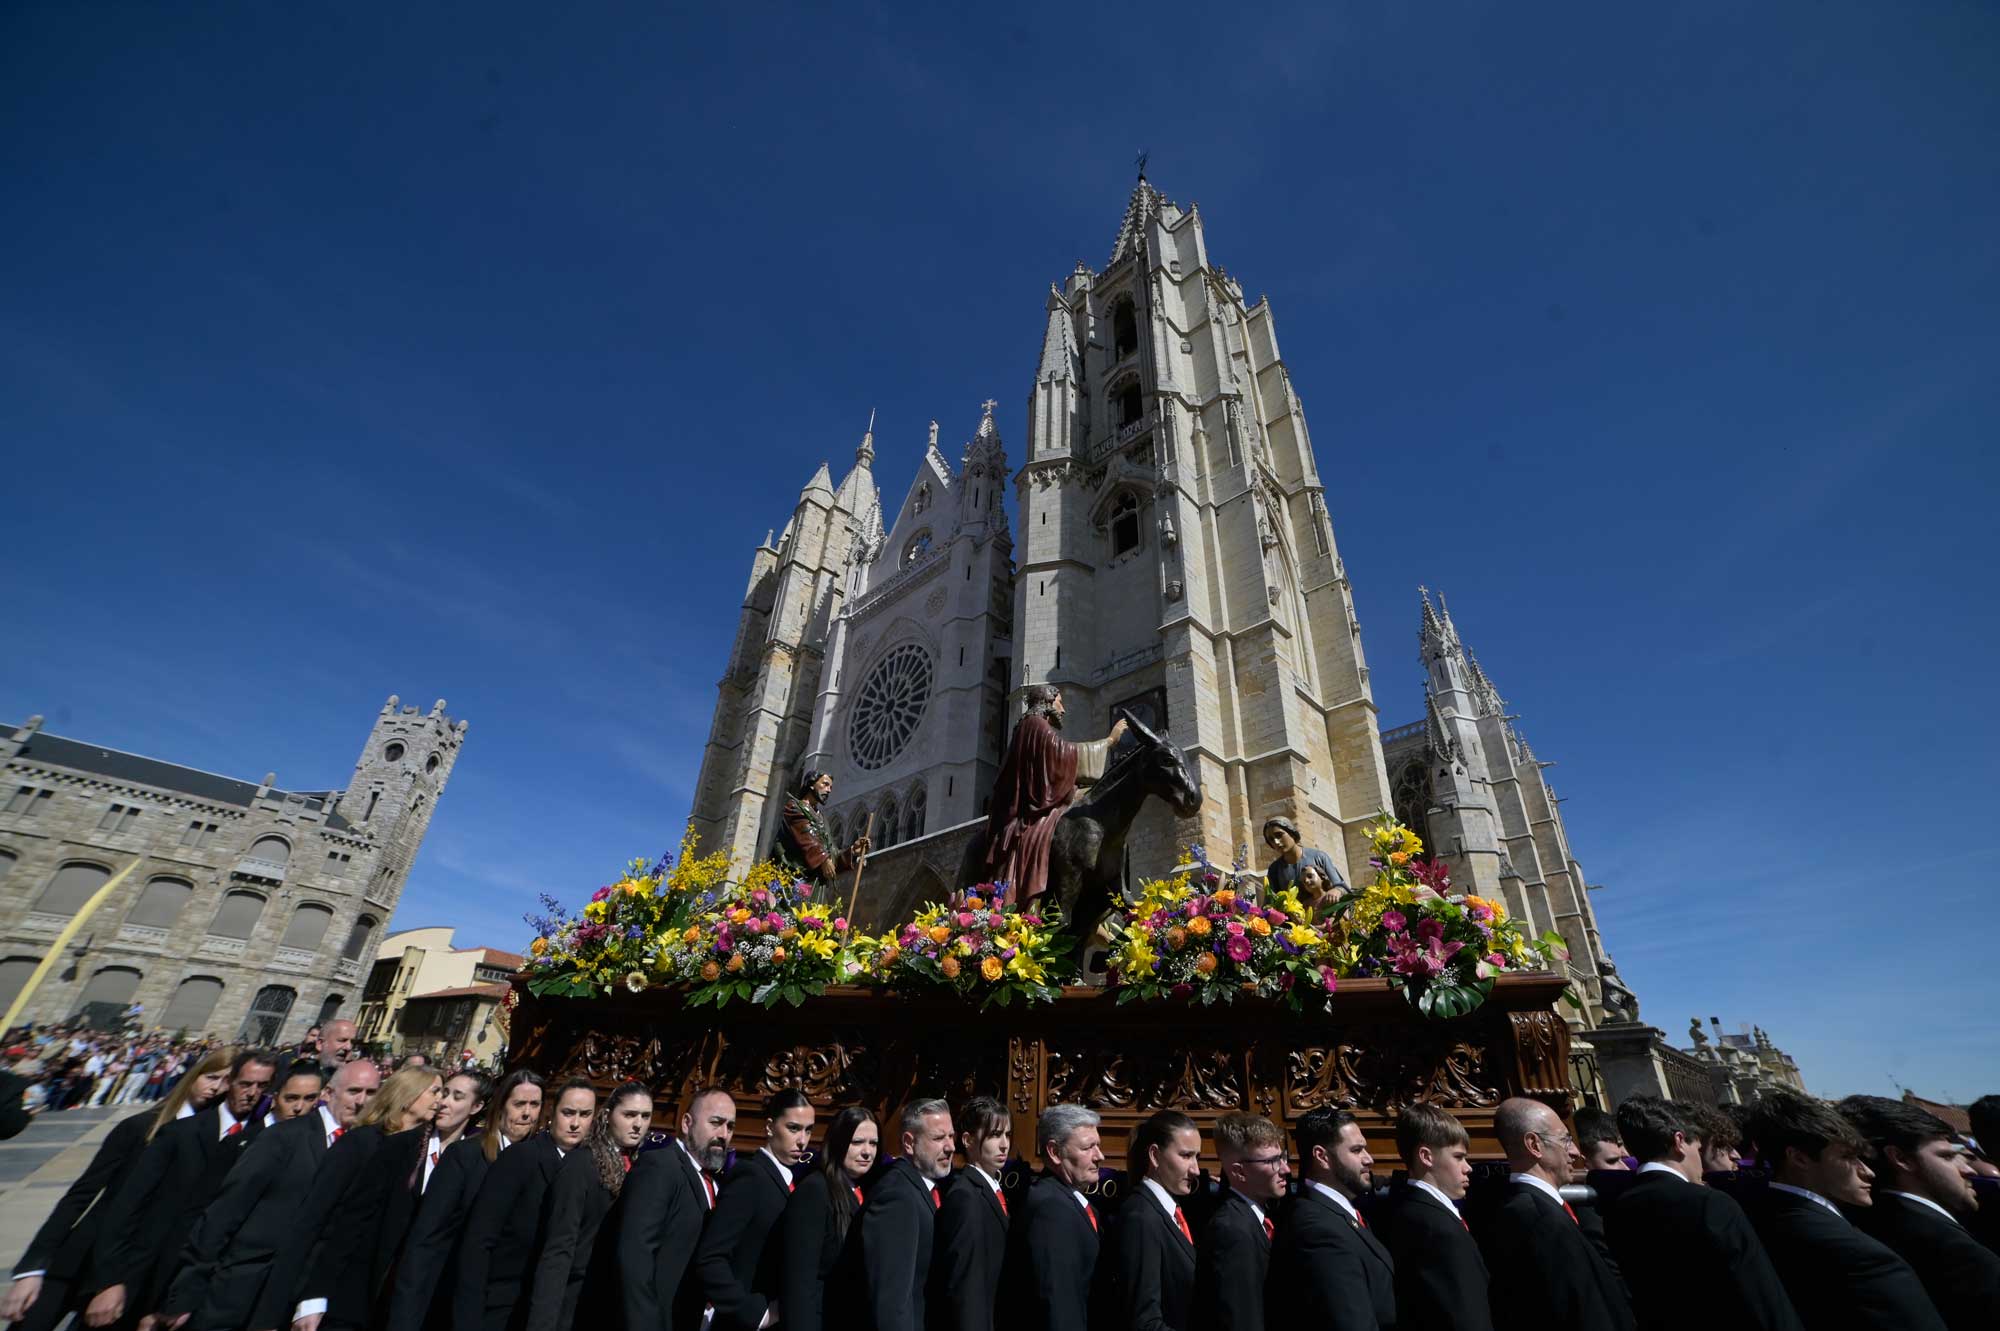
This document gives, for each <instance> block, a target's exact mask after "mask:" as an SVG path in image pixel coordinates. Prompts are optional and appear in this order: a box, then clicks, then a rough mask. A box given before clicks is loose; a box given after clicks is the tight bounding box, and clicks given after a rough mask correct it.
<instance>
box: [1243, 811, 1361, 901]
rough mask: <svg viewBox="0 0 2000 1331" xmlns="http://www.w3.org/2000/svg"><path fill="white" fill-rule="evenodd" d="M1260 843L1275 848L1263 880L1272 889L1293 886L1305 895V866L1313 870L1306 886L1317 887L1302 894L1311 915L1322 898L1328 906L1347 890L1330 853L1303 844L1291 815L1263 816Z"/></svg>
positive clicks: (1281, 889) (1306, 881) (1306, 876)
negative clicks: (1315, 889)
mask: <svg viewBox="0 0 2000 1331" xmlns="http://www.w3.org/2000/svg"><path fill="white" fill-rule="evenodd" d="M1264 844H1265V845H1267V846H1269V847H1270V848H1271V849H1272V850H1275V851H1277V852H1278V858H1277V859H1275V860H1272V861H1271V866H1270V867H1269V868H1268V869H1266V870H1264V881H1265V882H1266V883H1268V884H1269V885H1270V889H1271V891H1272V892H1282V891H1283V890H1284V889H1286V888H1288V887H1296V888H1298V889H1299V894H1300V896H1301V897H1305V894H1306V891H1307V889H1308V886H1309V884H1308V877H1309V876H1308V874H1307V872H1306V871H1307V870H1308V869H1310V870H1313V871H1314V872H1313V873H1312V874H1311V875H1310V877H1311V878H1312V879H1314V880H1316V881H1315V882H1312V883H1311V884H1310V886H1312V887H1315V888H1317V889H1318V890H1317V891H1316V892H1315V893H1314V894H1313V896H1311V897H1309V898H1306V907H1307V909H1309V910H1311V911H1312V912H1313V916H1314V918H1315V919H1317V918H1318V916H1319V905H1320V903H1321V901H1322V900H1324V901H1325V903H1326V904H1327V905H1329V906H1330V905H1332V904H1333V902H1335V901H1338V900H1339V899H1340V897H1341V896H1342V895H1343V894H1344V893H1345V892H1346V891H1347V880H1346V879H1345V878H1342V877H1341V876H1340V870H1339V869H1337V868H1335V867H1334V864H1333V857H1332V856H1331V855H1328V854H1327V853H1326V852H1325V851H1323V850H1320V849H1318V848H1316V847H1312V846H1307V845H1306V844H1305V843H1304V841H1303V839H1302V838H1301V837H1300V836H1299V825H1298V824H1297V823H1295V822H1293V821H1292V820H1291V819H1289V818H1282V817H1281V818H1268V819H1266V820H1265V821H1264ZM1328 894H1331V895H1328Z"/></svg>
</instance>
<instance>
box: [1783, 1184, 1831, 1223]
mask: <svg viewBox="0 0 2000 1331" xmlns="http://www.w3.org/2000/svg"><path fill="white" fill-rule="evenodd" d="M1771 1186H1772V1187H1773V1188H1776V1189H1777V1190H1778V1191H1779V1192H1789V1193H1791V1194H1792V1196H1794V1197H1803V1198H1805V1199H1806V1200H1807V1201H1809V1202H1818V1203H1819V1204H1820V1205H1821V1206H1824V1207H1825V1208H1826V1209H1827V1210H1829V1211H1831V1212H1833V1213H1834V1214H1835V1215H1840V1208H1839V1207H1838V1206H1835V1205H1834V1204H1833V1203H1832V1202H1830V1201H1828V1200H1827V1199H1826V1198H1824V1197H1822V1196H1820V1195H1819V1194H1818V1193H1816V1192H1814V1191H1813V1190H1812V1189H1811V1188H1795V1187H1793V1186H1792V1185H1791V1184H1789V1183H1773V1184H1772V1185H1771ZM1840 1218H1841V1219H1842V1220H1845V1219H1847V1217H1846V1216H1844V1215H1840Z"/></svg>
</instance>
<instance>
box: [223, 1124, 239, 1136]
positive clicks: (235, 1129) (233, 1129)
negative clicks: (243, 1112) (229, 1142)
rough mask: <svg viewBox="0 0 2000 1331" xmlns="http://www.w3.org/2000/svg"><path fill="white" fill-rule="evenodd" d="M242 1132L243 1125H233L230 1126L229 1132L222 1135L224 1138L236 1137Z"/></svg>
mask: <svg viewBox="0 0 2000 1331" xmlns="http://www.w3.org/2000/svg"><path fill="white" fill-rule="evenodd" d="M241 1131H243V1125H242V1124H241V1123H231V1124H230V1125H229V1131H227V1132H225V1133H223V1134H222V1135H223V1136H224V1137H234V1136H235V1135H236V1134H237V1133H239V1132H241Z"/></svg>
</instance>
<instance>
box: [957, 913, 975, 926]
mask: <svg viewBox="0 0 2000 1331" xmlns="http://www.w3.org/2000/svg"><path fill="white" fill-rule="evenodd" d="M978 919H979V917H978V916H977V915H974V914H973V913H972V912H971V911H969V910H962V911H960V912H959V913H958V927H959V928H961V929H970V928H971V927H972V926H973V925H974V924H975V923H976V922H977V921H978Z"/></svg>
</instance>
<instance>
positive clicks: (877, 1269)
mask: <svg viewBox="0 0 2000 1331" xmlns="http://www.w3.org/2000/svg"><path fill="white" fill-rule="evenodd" d="M897 1129H898V1135H899V1136H900V1138H901V1141H902V1146H901V1147H900V1150H899V1154H898V1155H897V1157H896V1159H895V1160H894V1161H892V1162H891V1163H890V1165H889V1167H888V1168H887V1169H885V1170H883V1171H882V1174H881V1176H880V1177H879V1178H878V1179H877V1180H876V1182H875V1186H874V1187H873V1188H872V1189H870V1190H869V1193H868V1200H867V1202H866V1203H864V1204H863V1206H862V1207H861V1215H860V1217H859V1218H858V1219H857V1220H856V1221H855V1233H856V1236H857V1237H856V1240H855V1241H856V1243H857V1244H858V1245H859V1252H860V1261H861V1287H862V1294H863V1296H864V1297H865V1299H866V1302H867V1306H868V1312H869V1316H868V1323H867V1324H868V1325H869V1326H871V1327H874V1328H876V1331H924V1325H925V1321H926V1315H925V1311H924V1285H925V1283H926V1282H927V1281H928V1280H929V1279H930V1272H931V1241H932V1238H933V1231H934V1230H935V1228H936V1226H937V1211H938V1184H939V1182H940V1181H942V1180H943V1179H944V1178H945V1177H946V1176H947V1175H949V1174H950V1173H951V1156H952V1145H951V1106H950V1105H948V1104H946V1103H945V1102H944V1101H942V1100H913V1101H911V1102H910V1103H909V1104H906V1105H904V1106H903V1112H902V1114H901V1115H899V1116H898V1118H897Z"/></svg>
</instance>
